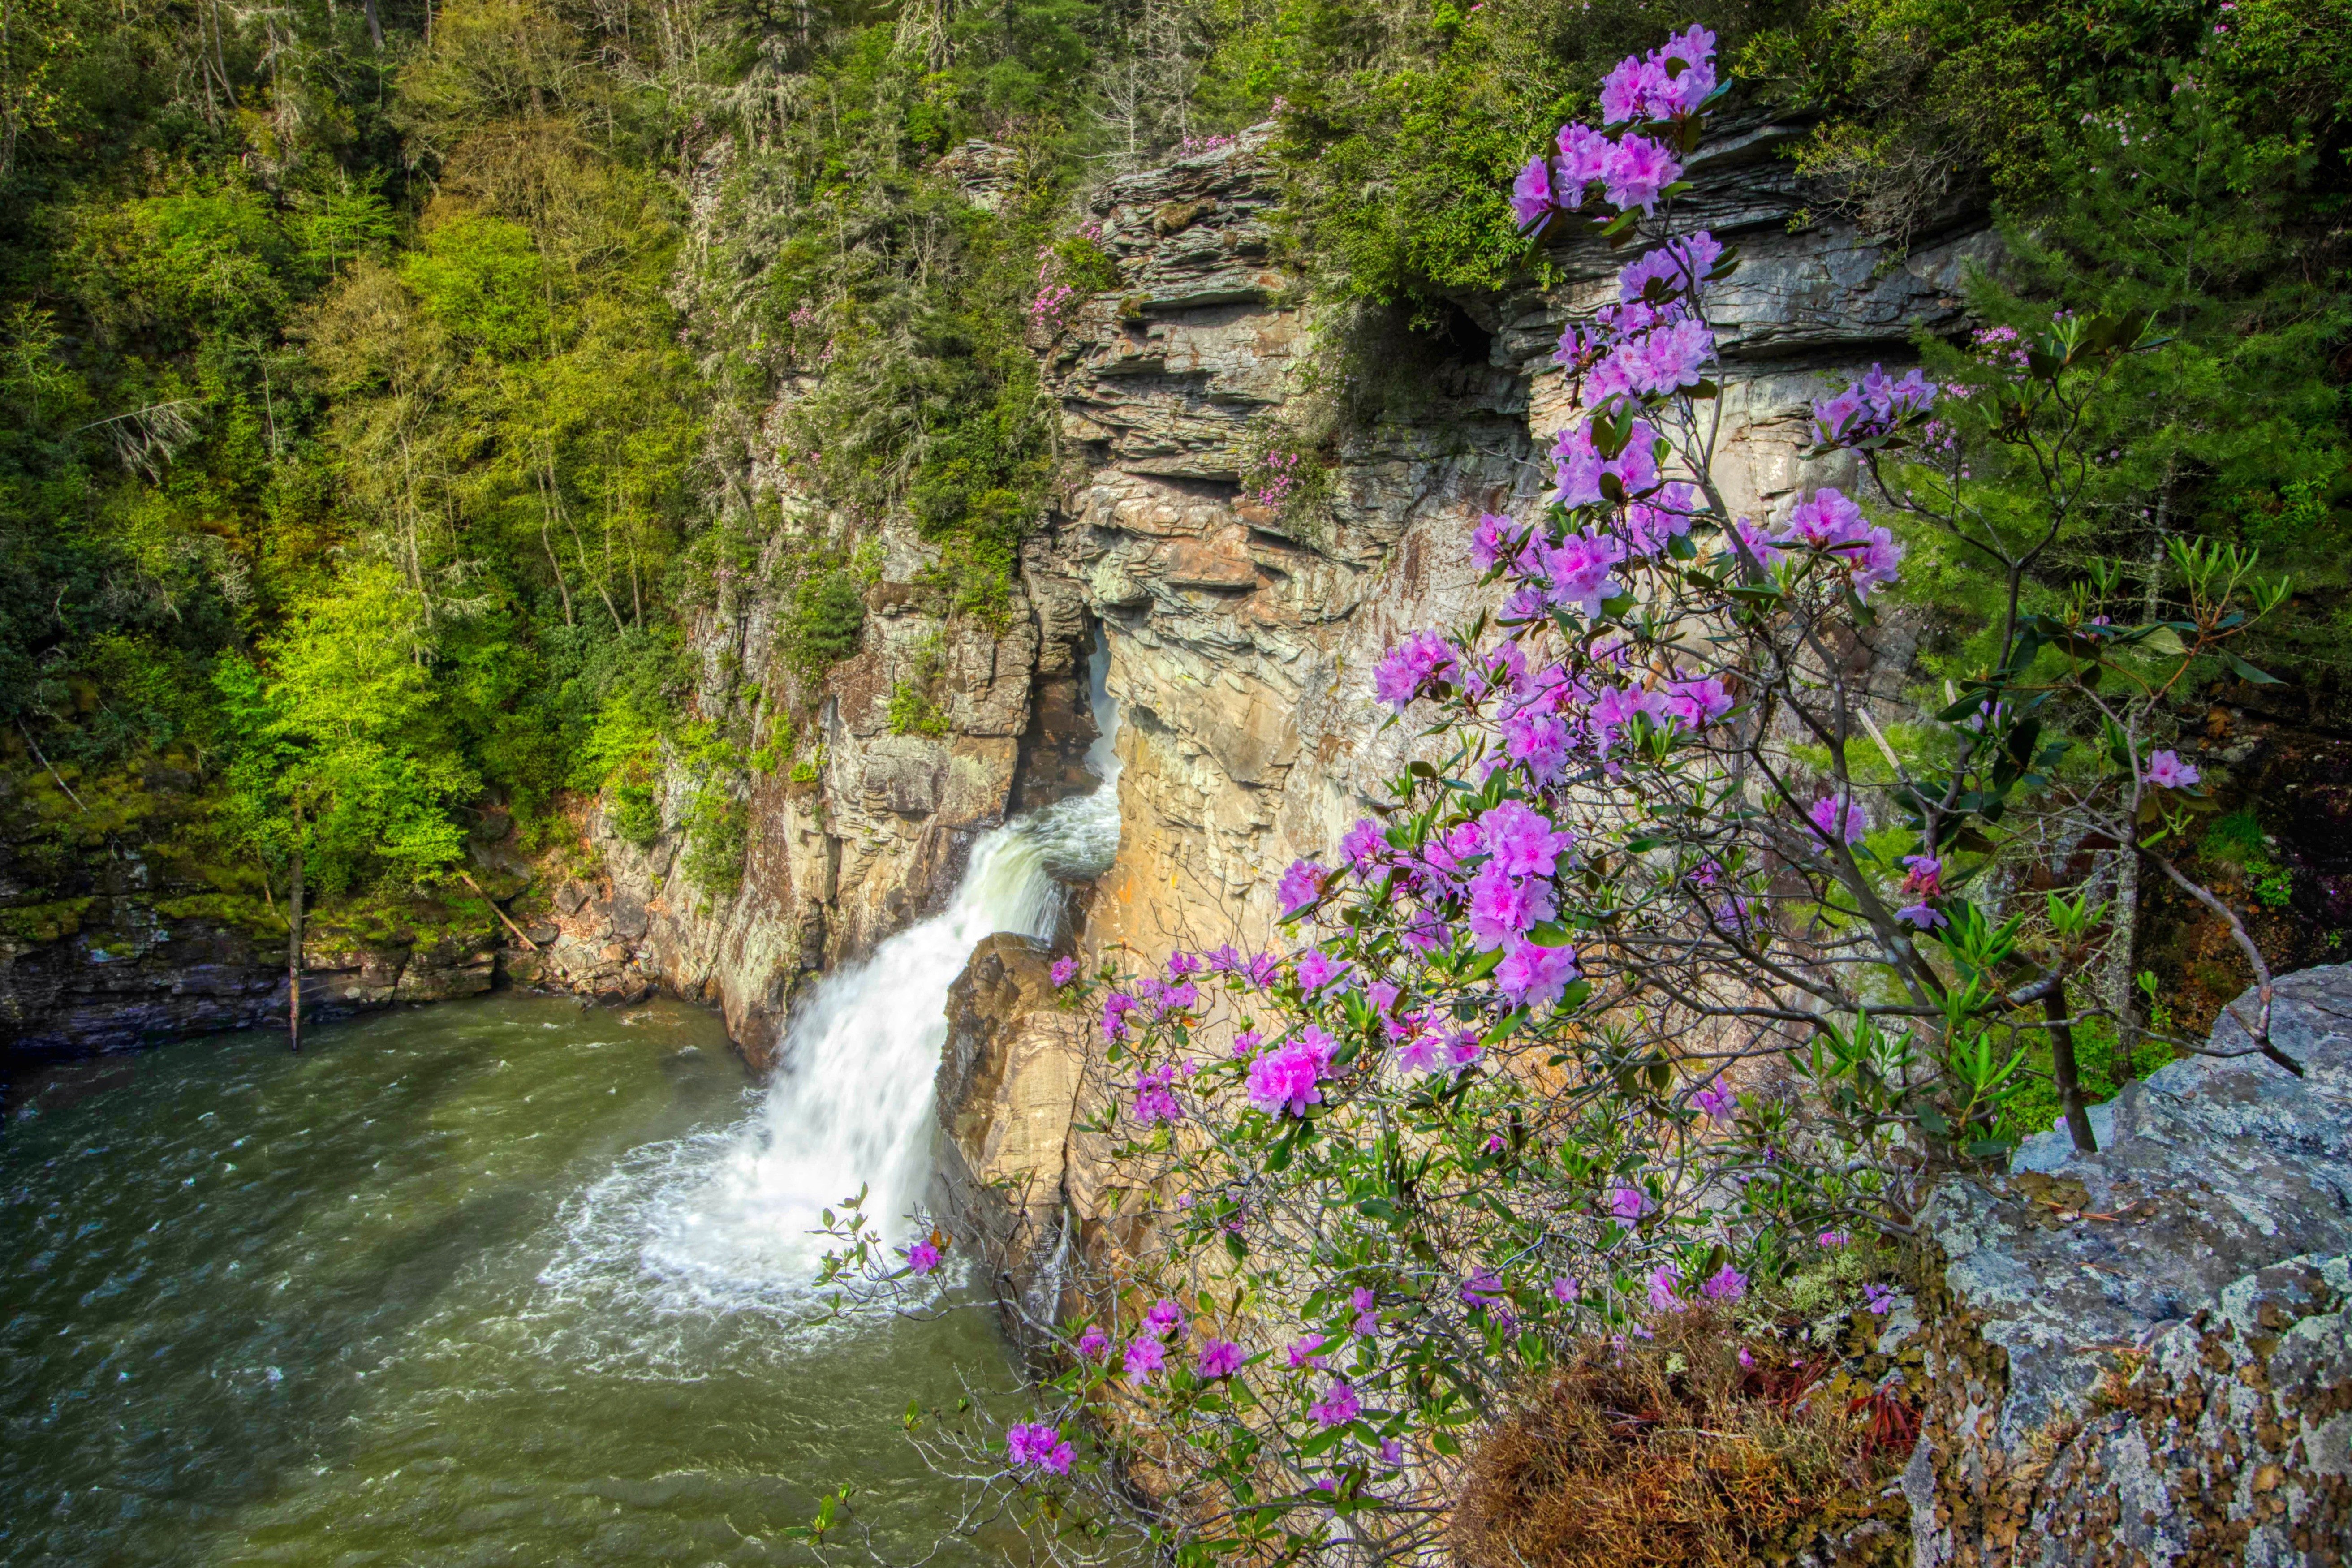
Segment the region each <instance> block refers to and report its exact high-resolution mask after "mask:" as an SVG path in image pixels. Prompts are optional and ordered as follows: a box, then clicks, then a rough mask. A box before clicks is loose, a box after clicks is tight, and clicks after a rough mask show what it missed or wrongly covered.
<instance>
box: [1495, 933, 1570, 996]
mask: <svg viewBox="0 0 2352 1568" xmlns="http://www.w3.org/2000/svg"><path fill="white" fill-rule="evenodd" d="M1576 976H1577V967H1576V949H1574V948H1572V947H1539V946H1538V945H1537V944H1536V943H1534V942H1518V943H1516V944H1515V945H1513V946H1512V948H1511V950H1510V952H1507V953H1506V954H1505V955H1504V957H1503V962H1502V963H1499V964H1496V966H1495V984H1496V986H1497V987H1498V988H1500V989H1501V991H1502V993H1503V994H1504V995H1505V996H1507V997H1508V998H1509V999H1510V1001H1511V1003H1512V1005H1514V1006H1519V1007H1549V1006H1550V1005H1552V1004H1553V1003H1555V1002H1558V1001H1559V999H1560V996H1561V995H1562V994H1563V993H1565V992H1566V991H1567V989H1568V985H1569V983H1570V981H1572V980H1574V979H1575V978H1576Z"/></svg>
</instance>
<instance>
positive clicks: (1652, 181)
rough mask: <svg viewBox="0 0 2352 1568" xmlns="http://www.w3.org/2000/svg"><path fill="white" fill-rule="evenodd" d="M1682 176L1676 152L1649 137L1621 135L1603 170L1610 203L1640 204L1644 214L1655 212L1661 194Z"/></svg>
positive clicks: (1633, 205) (1602, 174)
mask: <svg viewBox="0 0 2352 1568" xmlns="http://www.w3.org/2000/svg"><path fill="white" fill-rule="evenodd" d="M1682 177H1683V166H1682V164H1681V163H1677V162H1675V155H1674V154H1673V153H1669V152H1667V151H1666V149H1665V146H1664V143H1663V142H1653V141H1651V140H1650V139H1649V138H1648V137H1646V136H1626V137H1623V138H1621V139H1620V140H1619V142H1617V145H1616V146H1615V148H1613V149H1612V151H1611V153H1610V154H1609V163H1608V166H1607V167H1606V168H1604V169H1603V170H1602V171H1601V184H1603V186H1604V187H1605V189H1606V194H1607V195H1608V197H1609V202H1610V205H1612V206H1617V207H1639V208H1641V209H1642V210H1643V212H1645V213H1646V212H1654V211H1655V210H1656V208H1657V205H1658V196H1659V195H1660V194H1661V193H1662V192H1664V190H1665V188H1666V187H1667V186H1668V185H1671V184H1674V183H1675V181H1676V180H1679V179H1681V178H1682Z"/></svg>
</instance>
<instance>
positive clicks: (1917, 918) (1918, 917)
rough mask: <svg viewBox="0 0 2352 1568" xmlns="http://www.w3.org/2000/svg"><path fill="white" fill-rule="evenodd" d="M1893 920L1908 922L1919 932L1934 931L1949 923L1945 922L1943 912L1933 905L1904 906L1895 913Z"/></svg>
mask: <svg viewBox="0 0 2352 1568" xmlns="http://www.w3.org/2000/svg"><path fill="white" fill-rule="evenodd" d="M1895 919H1896V920H1898V921H1908V922H1909V923H1910V924H1912V925H1913V926H1916V927H1917V928H1918V929H1919V930H1921V931H1934V930H1935V929H1937V927H1938V926H1943V925H1948V924H1949V923H1950V922H1949V921H1947V920H1945V918H1944V915H1943V911H1941V910H1938V909H1937V908H1936V906H1935V905H1933V904H1906V905H1904V906H1903V907H1902V908H1901V909H1899V910H1895Z"/></svg>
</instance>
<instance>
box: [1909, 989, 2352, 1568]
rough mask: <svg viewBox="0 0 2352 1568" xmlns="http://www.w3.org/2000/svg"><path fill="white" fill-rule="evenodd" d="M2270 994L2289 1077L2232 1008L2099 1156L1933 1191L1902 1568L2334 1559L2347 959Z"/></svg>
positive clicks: (2300, 1566)
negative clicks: (1911, 1555) (1919, 1406)
mask: <svg viewBox="0 0 2352 1568" xmlns="http://www.w3.org/2000/svg"><path fill="white" fill-rule="evenodd" d="M2275 997H2276V1000H2275V1003H2274V1007H2273V1020H2272V1037H2273V1041H2274V1042H2275V1043H2276V1044H2277V1045H2278V1046H2279V1047H2280V1048H2281V1049H2282V1050H2284V1051H2285V1052H2286V1053H2287V1054H2288V1055H2289V1056H2291V1057H2293V1058H2295V1059H2296V1060H2297V1061H2299V1062H2300V1063H2301V1064H2302V1067H2303V1069H2304V1071H2303V1076H2302V1077H2300V1078H2297V1077H2295V1076H2294V1075H2292V1074H2290V1073H2288V1072H2287V1071H2285V1070H2284V1069H2283V1068H2279V1067H2277V1066H2275V1065H2274V1064H2273V1063H2272V1062H2270V1061H2268V1060H2266V1059H2265V1058H2263V1057H2261V1056H2259V1055H2255V1054H2252V1048H2251V1043H2250V1041H2249V1040H2248V1037H2247V1034H2246V1030H2245V1028H2244V1027H2243V1026H2242V1024H2240V1023H2239V1022H2238V1021H2237V1019H2236V1018H2235V1017H2233V1016H2231V1015H2232V1014H2235V1015H2239V1016H2243V1017H2246V1018H2252V1016H2254V1013H2255V1007H2256V1005H2257V1004H2256V1000H2255V998H2254V995H2253V994H2252V992H2249V993H2247V994H2245V995H2244V996H2242V997H2240V998H2239V999H2238V1001H2237V1002H2236V1003H2235V1004H2233V1005H2232V1007H2231V1009H2230V1010H2229V1011H2228V1012H2225V1014H2224V1015H2223V1017H2222V1020H2221V1024H2220V1025H2219V1026H2217V1027H2216V1029H2215V1030H2214V1033H2213V1037H2212V1040H2211V1043H2210V1048H2211V1049H2212V1050H2213V1051H2215V1052H2218V1053H2225V1054H2221V1055H2216V1056H2201V1057H2192V1058H2185V1059H2183V1060H2181V1061H2178V1062H2175V1063H2173V1064H2171V1065H2170V1066H2168V1067H2167V1068H2163V1069H2162V1070H2161V1071H2159V1072H2157V1073H2155V1074H2153V1075H2151V1076H2150V1077H2149V1078H2147V1079H2146V1080H2144V1081H2142V1082H2138V1083H2134V1084H2130V1085H2127V1086H2126V1088H2125V1089H2124V1091H2123V1093H2122V1094H2120V1095H2118V1096H2117V1097H2116V1100H2115V1101H2114V1103H2113V1106H2112V1107H2111V1109H2110V1110H2109V1112H2108V1115H2107V1116H2106V1117H2105V1118H2102V1119H2101V1120H2102V1121H2105V1123H2106V1126H2107V1129H2108V1131H2109V1133H2110V1136H2109V1137H2108V1138H2107V1139H2106V1141H2105V1142H2104V1144H2103V1146H2102V1148H2101V1149H2100V1150H2099V1152H2096V1153H2092V1154H2074V1153H2071V1152H2058V1153H2056V1154H2055V1157H2053V1150H2052V1149H2051V1148H2050V1147H2048V1146H2046V1145H2034V1144H2029V1145H2028V1146H2027V1147H2026V1148H2025V1149H2023V1150H2021V1152H2020V1155H2019V1159H2018V1162H2017V1163H2016V1165H2015V1167H2014V1168H2013V1170H2012V1172H2011V1174H2010V1175H2009V1176H2008V1177H2007V1178H2006V1179H2004V1180H2000V1181H1997V1182H1974V1181H1963V1180H1957V1179H1955V1180H1951V1181H1948V1182H1946V1183H1944V1184H1942V1185H1941V1186H1939V1187H1938V1188H1937V1190H1936V1192H1935V1194H1934V1195H1933V1196H1932V1197H1931V1198H1930V1200H1929V1202H1928V1204H1927V1207H1926V1209H1925V1210H1924V1211H1923V1213H1922V1215H1921V1217H1920V1229H1921V1234H1922V1236H1923V1237H1924V1238H1925V1239H1926V1240H1927V1241H1928V1242H1930V1243H1932V1245H1933V1247H1935V1248H1936V1250H1937V1253H1939V1254H1940V1257H1941V1259H1942V1261H1943V1268H1942V1277H1941V1279H1940V1281H1938V1282H1937V1284H1938V1287H1939V1292H1938V1293H1939V1294H1940V1296H1941V1298H1942V1299H1941V1300H1940V1301H1937V1302H1935V1303H1933V1305H1934V1306H1935V1307H1936V1308H1937V1310H1934V1311H1932V1312H1931V1314H1930V1315H1931V1318H1932V1319H1933V1321H1934V1327H1933V1329H1932V1330H1931V1333H1930V1338H1929V1343H1928V1346H1927V1375H1928V1378H1929V1396H1928V1407H1927V1415H1926V1421H1925V1424H1924V1426H1923V1431H1922V1435H1921V1440H1920V1444H1919V1447H1918V1449H1917V1451H1916V1453H1915V1454H1914V1456H1913V1458H1912V1466H1911V1470H1910V1472H1909V1474H1908V1476H1907V1477H1906V1490H1907V1491H1908V1492H1909V1494H1910V1497H1911V1501H1912V1509H1913V1516H1912V1525H1913V1536H1914V1542H1915V1548H1916V1560H1917V1562H1918V1563H1919V1564H1920V1565H1921V1568H1934V1565H1940V1564H1944V1563H1955V1564H1986V1565H1995V1564H1999V1565H2007V1564H2020V1565H2023V1564H2032V1565H2035V1568H2055V1565H2056V1564H2060V1563H2118V1564H2121V1563H2133V1564H2145V1565H2148V1568H2168V1565H2170V1564H2174V1563H2182V1564H2186V1563H2262V1564H2265V1565H2276V1568H2288V1565H2294V1568H2305V1565H2310V1568H2316V1565H2317V1564H2320V1563H2340V1562H2342V1561H2344V1560H2345V1556H2346V1551H2347V1542H2352V1458H2347V1444H2352V1335H2348V1334H2347V1329H2352V1321H2348V1320H2347V1311H2346V1300H2347V1289H2352V1285H2347V1254H2352V966H2346V965H2336V966H2329V967H2326V968H2320V969H2312V970H2306V971H2305V972H2303V973H2299V974H2293V975H2289V976H2287V977H2286V978H2284V980H2282V981H2280V982H2279V983H2278V984H2277V987H2276V991H2275ZM2231 1052H2242V1053H2245V1054H2240V1055H2230V1054H2226V1053H2231ZM2037 1167H2038V1168H2037Z"/></svg>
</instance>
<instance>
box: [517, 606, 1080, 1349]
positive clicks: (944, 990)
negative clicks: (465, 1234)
mask: <svg viewBox="0 0 2352 1568" xmlns="http://www.w3.org/2000/svg"><path fill="white" fill-rule="evenodd" d="M1108 662H1109V660H1108V654H1107V652H1105V651H1104V650H1102V649H1101V648H1099V647H1098V648H1097V650H1096V652H1095V653H1094V655H1093V657H1092V658H1090V659H1089V660H1088V661H1087V663H1088V674H1089V675H1090V677H1091V678H1092V679H1091V681H1090V686H1091V693H1090V695H1091V697H1092V701H1093V708H1094V717H1095V721H1096V727H1097V731H1098V734H1097V739H1096V740H1095V742H1094V743H1093V744H1092V745H1091V746H1090V747H1088V749H1087V768H1088V771H1090V772H1091V773H1094V774H1095V776H1096V777H1097V780H1098V781H1099V782H1098V783H1097V784H1096V786H1095V788H1094V789H1093V790H1091V791H1089V792H1088V793H1087V794H1086V795H1074V796H1071V797H1070V798H1068V799H1066V800H1062V801H1058V802H1056V803H1055V804H1054V805H1050V806H1047V807H1046V808H1045V809H1044V810H1042V811H1037V812H1032V813H1030V814H1028V815H1026V816H1021V817H1018V818H1016V819H1015V820H1013V821H1012V822H1008V823H1006V824H1005V825H1004V826H1002V827H997V828H992V829H991V830H990V831H989V832H987V833H985V834H982V836H981V837H980V838H979V839H978V840H977V841H976V842H974V844H973V845H972V847H971V860H970V863H969V864H968V866H967V867H966V868H965V871H964V876H963V880H962V881H961V883H959V884H958V885H957V887H956V890H955V892H954V893H953V895H952V896H950V899H949V900H948V906H947V908H946V909H944V910H940V912H939V913H938V914H936V915H933V916H931V917H930V918H929V920H926V921H921V922H919V923H918V924H916V925H913V926H910V927H908V929H907V930H905V931H900V932H899V933H898V935H896V936H894V937H891V938H890V939H889V940H887V941H886V942H883V943H881V945H879V946H878V947H877V948H876V949H875V950H874V952H873V953H872V954H871V955H870V956H869V957H867V958H866V960H865V961H864V962H863V963H857V964H856V965H853V966H851V967H849V968H847V969H843V970H839V971H836V972H835V973H832V974H829V975H827V976H825V977H824V979H822V980H820V981H819V982H818V983H817V985H816V989H815V990H814V993H813V994H811V995H810V997H809V999H808V1001H807V1002H806V1003H805V1004H804V1005H803V1006H802V1007H801V1009H800V1010H799V1011H798V1013H797V1014H796V1015H795V1016H794V1017H793V1023H792V1026H791V1029H790V1031H789V1033H788V1034H787V1035H786V1037H785V1042H784V1049H783V1052H782V1066H781V1067H780V1068H778V1070H777V1072H776V1076H775V1077H774V1078H773V1079H771V1080H770V1082H769V1084H768V1087H767V1089H766V1090H765V1093H764V1098H763V1100H761V1105H760V1107H759V1109H758V1110H757V1111H756V1112H755V1113H754V1114H753V1115H752V1116H751V1119H750V1120H749V1121H746V1122H744V1123H742V1124H740V1125H739V1126H737V1127H736V1128H734V1129H733V1130H731V1131H728V1132H725V1133H720V1134H714V1135H712V1136H711V1137H709V1138H705V1139H691V1140H688V1141H686V1142H683V1143H679V1144H674V1145H668V1146H666V1147H665V1149H664V1150H662V1151H661V1152H659V1153H658V1154H657V1155H656V1157H655V1158H654V1159H653V1160H652V1161H650V1162H649V1163H638V1164H635V1165H634V1168H632V1167H630V1166H625V1167H624V1168H623V1169H621V1170H618V1171H615V1172H614V1173H613V1175H612V1176H610V1177H608V1178H606V1179H605V1180H604V1182H601V1183H599V1184H597V1185H596V1187H595V1188H593V1189H592V1190H591V1191H590V1192H589V1193H588V1194H584V1195H583V1202H582V1204H581V1205H578V1206H577V1207H576V1208H575V1209H574V1211H573V1213H572V1216H571V1218H572V1226H571V1229H572V1235H573V1237H574V1239H575V1241H576V1242H578V1243H581V1244H583V1247H584V1249H585V1251H586V1252H588V1253H592V1254H604V1255H605V1256H607V1257H609V1256H610V1248H611V1247H612V1244H613V1243H614V1241H615V1240H617V1239H619V1236H620V1235H622V1234H629V1233H634V1235H635V1237H636V1238H637V1243H638V1247H639V1253H638V1261H639V1263H640V1264H641V1266H642V1267H643V1268H644V1270H645V1272H646V1276H647V1280H648V1283H651V1284H654V1285H655V1287H656V1290H655V1293H656V1295H657V1296H659V1297H661V1298H663V1299H664V1300H665V1301H666V1302H667V1305H669V1306H671V1307H673V1308H680V1309H688V1308H692V1307H701V1308H704V1309H709V1308H720V1309H726V1308H730V1307H739V1306H747V1305H769V1306H782V1305H786V1304H788V1303H789V1302H791V1301H793V1300H797V1299H800V1298H801V1297H802V1295H803V1292H804V1290H805V1289H806V1288H807V1286H808V1283H809V1281H810V1279H812V1277H813V1274H814V1268H815V1266H816V1262H817V1260H818V1258H819V1255H820V1254H821V1253H822V1252H823V1251H824V1247H825V1242H824V1238H823V1237H820V1236H818V1235H815V1234H814V1232H816V1231H817V1230H818V1229H819V1228H820V1226H822V1224H823V1215H824V1210H825V1209H827V1208H832V1209H834V1210H835V1212H836V1213H839V1212H841V1206H842V1203H843V1200H844V1199H845V1198H848V1197H850V1196H851V1195H853V1194H856V1191H857V1190H858V1188H859V1187H860V1185H864V1186H866V1188H867V1189H868V1190H867V1196H866V1218H867V1220H868V1221H869V1223H870V1224H872V1225H873V1226H875V1227H876V1228H877V1229H879V1230H880V1231H881V1232H882V1233H883V1235H884V1236H885V1237H887V1238H891V1239H894V1240H903V1239H904V1237H903V1234H902V1233H903V1232H904V1230H905V1229H906V1218H905V1216H906V1214H907V1212H908V1209H910V1208H912V1207H914V1206H915V1205H917V1204H919V1202H920V1201H921V1199H922V1196H923V1193H924V1188H925V1187H926V1185H927V1184H929V1179H930V1169H931V1142H932V1139H933V1137H934V1136H935V1135H936V1122H935V1121H934V1118H933V1105H932V1102H933V1092H932V1085H933V1079H934V1075H935V1074H936V1073H937V1072H938V1070H939V1065H940V1049H941V1047H943V1046H944V1045H945V1044H946V1042H947V1014H946V1005H947V994H948V987H949V986H950V984H953V983H954V981H955V977H956V976H957V975H958V974H959V973H961V972H962V970H963V966H964V964H965V963H966V962H967V961H968V960H969V959H970V958H971V950H972V948H973V947H974V945H976V944H977V943H978V942H980V941H981V940H982V938H983V937H986V936H989V935H992V933H994V932H997V931H1015V932H1019V933H1021V934H1023V935H1026V936H1031V937H1034V938H1037V939H1039V940H1041V941H1042V940H1046V939H1049V938H1050V937H1052V935H1053V934H1054V931H1055V925H1056V923H1057V922H1058V921H1059V920H1060V919H1061V915H1062V908H1063V888H1064V885H1065V884H1066V883H1068V882H1072V881H1080V880H1086V879H1091V878H1093V877H1096V876H1098V875H1100V874H1101V873H1102V871H1103V870H1104V869H1105V868H1108V866H1109V864H1110V861H1111V858H1112V857H1113V856H1114V855H1116V854H1117V853H1118V826H1119V825H1118V760H1117V757H1116V754H1115V753H1114V752H1113V751H1112V749H1111V742H1112V738H1113V731H1114V727H1115V725H1116V723H1117V721H1118V714H1117V710H1116V709H1115V707H1114V706H1113V705H1112V703H1111V702H1110V700H1109V697H1108V693H1107V692H1106V691H1105V689H1104V684H1103V681H1104V676H1105V674H1106V671H1107V668H1108ZM559 1271H560V1270H559ZM554 1282H555V1281H553V1280H551V1281H550V1283H554Z"/></svg>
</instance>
